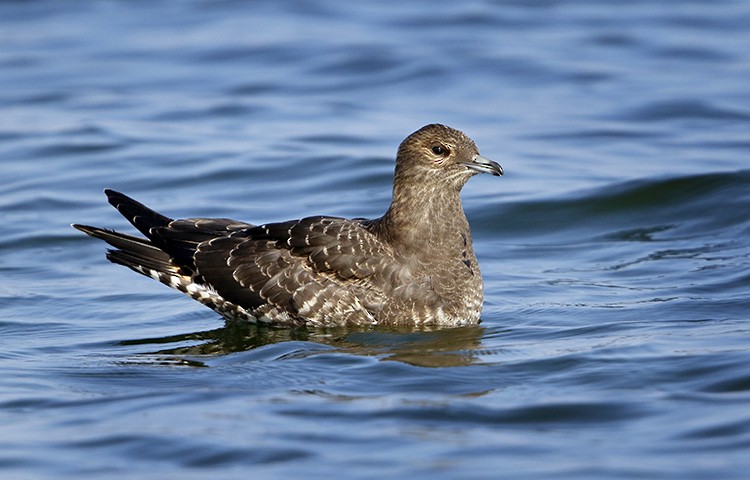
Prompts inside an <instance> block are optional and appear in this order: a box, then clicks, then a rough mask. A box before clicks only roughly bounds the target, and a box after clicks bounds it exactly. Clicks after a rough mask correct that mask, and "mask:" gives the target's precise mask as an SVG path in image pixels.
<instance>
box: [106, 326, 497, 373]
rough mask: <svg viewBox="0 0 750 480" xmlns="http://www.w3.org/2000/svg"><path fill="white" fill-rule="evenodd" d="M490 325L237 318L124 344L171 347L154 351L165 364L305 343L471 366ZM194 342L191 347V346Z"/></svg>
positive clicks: (200, 362)
mask: <svg viewBox="0 0 750 480" xmlns="http://www.w3.org/2000/svg"><path fill="white" fill-rule="evenodd" d="M484 330H485V329H484V327H481V326H478V325H472V326H467V327H454V328H443V329H439V328H427V327H392V326H390V327H384V326H376V327H360V328H325V329H310V328H304V329H274V328H269V327H262V326H256V325H252V324H249V323H241V322H232V323H227V324H226V325H225V326H223V327H222V328H217V329H214V330H206V331H201V332H193V333H188V334H181V335H171V336H166V337H158V338H144V339H136V340H126V341H123V342H121V344H122V345H162V344H163V345H169V344H182V345H179V346H172V347H168V348H165V349H160V350H158V351H152V352H148V355H149V356H151V357H153V356H157V357H159V358H161V359H162V360H163V361H164V362H165V363H169V364H182V365H192V366H203V365H205V364H204V362H203V360H205V359H206V358H205V357H214V356H220V355H226V354H230V353H234V352H244V351H247V350H252V349H255V348H258V347H262V346H263V345H268V344H273V343H280V342H289V341H303V342H312V343H319V344H325V345H329V346H332V347H334V348H336V349H337V350H339V351H341V352H344V353H350V354H352V355H366V356H378V357H380V358H381V359H383V360H395V361H401V362H405V363H409V364H412V365H418V366H424V367H446V366H460V365H470V364H472V363H474V362H475V361H476V359H477V352H478V351H479V349H480V345H481V338H482V335H483V333H484ZM185 343H190V345H187V346H186V345H185Z"/></svg>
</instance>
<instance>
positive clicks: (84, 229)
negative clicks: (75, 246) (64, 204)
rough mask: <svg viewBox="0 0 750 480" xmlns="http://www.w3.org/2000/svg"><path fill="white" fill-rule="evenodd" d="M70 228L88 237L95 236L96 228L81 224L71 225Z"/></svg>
mask: <svg viewBox="0 0 750 480" xmlns="http://www.w3.org/2000/svg"><path fill="white" fill-rule="evenodd" d="M70 226H71V227H73V228H75V229H76V230H80V231H81V232H83V233H85V234H86V235H93V232H94V231H95V230H96V227H92V226H90V225H81V224H80V223H71V224H70Z"/></svg>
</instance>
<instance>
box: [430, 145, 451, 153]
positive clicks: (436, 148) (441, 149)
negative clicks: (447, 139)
mask: <svg viewBox="0 0 750 480" xmlns="http://www.w3.org/2000/svg"><path fill="white" fill-rule="evenodd" d="M432 153H434V154H435V155H446V154H447V153H448V149H447V148H445V147H444V146H442V145H435V146H434V147H432Z"/></svg>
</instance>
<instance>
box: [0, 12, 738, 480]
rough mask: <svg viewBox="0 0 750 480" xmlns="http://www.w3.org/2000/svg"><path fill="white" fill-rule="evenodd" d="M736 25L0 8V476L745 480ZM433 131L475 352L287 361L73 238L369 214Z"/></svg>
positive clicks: (390, 347)
mask: <svg viewBox="0 0 750 480" xmlns="http://www.w3.org/2000/svg"><path fill="white" fill-rule="evenodd" d="M749 22H750V8H749V7H748V5H747V4H746V3H743V2H733V1H723V0H722V1H717V2H673V1H670V2H646V1H635V2H628V4H627V5H624V4H623V5H620V4H617V3H616V2H592V1H586V0H582V1H576V2H550V1H530V2H516V1H483V0H479V1H474V2H468V3H467V2H460V3H458V2H449V1H445V0H441V1H438V2H430V3H429V4H428V3H426V2H422V1H420V2H412V3H409V4H404V5H402V4H396V3H393V2H385V3H383V2H370V1H365V2H357V3H352V4H342V3H333V2H324V1H317V0H316V1H304V2H303V1H293V2H286V3H278V2H252V4H248V3H243V2H236V1H231V0H230V1H222V2H205V1H199V0H194V1H188V2H180V3H172V2H163V1H155V2H149V3H148V4H145V3H142V2H136V3H132V2H130V3H129V2H110V3H96V2H94V3H91V2H77V3H70V2H67V3H63V2H51V1H45V0H42V1H38V2H0V31H1V32H2V35H0V37H1V38H2V42H3V48H2V49H0V72H2V73H0V87H2V88H0V165H1V166H2V168H1V169H0V220H1V221H2V223H3V227H4V228H3V234H2V235H0V274H1V275H2V278H3V279H4V280H3V281H2V282H0V312H2V315H0V343H2V348H0V366H2V371H3V375H2V377H0V425H2V427H1V428H0V431H1V432H2V434H1V435H0V475H1V476H2V477H3V478H6V477H7V478H56V479H60V478H76V479H79V478H84V477H91V478H103V477H106V478H139V479H144V478H146V479H148V478H155V479H156V478H172V477H177V476H179V477H180V478H205V477H206V475H212V476H216V477H220V478H247V476H248V474H249V472H252V473H251V474H250V475H253V476H258V477H259V478H296V477H303V478H326V479H329V478H331V477H332V476H345V477H346V478H383V477H393V478H405V477H409V478H428V477H429V478H544V479H549V478H575V479H587V478H591V479H599V478H608V479H609V478H665V479H666V478H669V479H672V478H674V479H684V478H711V479H713V478H726V479H730V478H737V479H739V478H745V477H746V476H747V474H746V472H747V470H748V468H750V462H749V461H748V457H747V451H748V446H750V435H749V434H748V432H749V431H750V430H749V427H750V415H749V414H748V412H749V411H750V410H749V409H748V405H750V367H748V365H750V355H749V354H748V339H750V328H749V327H748V312H750V296H749V295H748V291H749V290H748V288H749V287H750V274H749V273H748V272H750V241H749V240H748V239H750V217H749V216H748V212H750V193H749V192H750V170H748V168H749V167H748V156H749V154H750V142H749V141H748V136H747V132H748V120H749V119H750V95H749V94H748V90H747V79H748V78H750V69H749V67H748V66H750V48H749V47H750V36H748V33H747V25H748V24H750V23H749ZM436 121H438V122H444V123H448V124H452V125H454V126H456V127H459V128H461V129H463V130H465V131H466V132H467V133H469V134H470V135H471V136H472V137H473V138H475V140H477V143H478V144H479V146H480V147H481V149H482V152H483V154H485V155H487V156H489V157H491V158H493V159H496V160H498V161H500V163H502V164H503V166H504V167H505V170H506V172H507V174H506V175H505V177H503V178H502V179H500V180H498V179H490V178H477V179H475V180H473V181H472V182H471V184H470V185H469V186H468V187H467V188H466V190H465V194H464V199H465V207H466V209H467V212H468V215H469V217H470V220H471V223H472V228H473V232H474V237H475V238H474V240H475V247H476V250H477V253H478V256H479V257H480V261H481V264H482V272H483V276H484V279H485V292H486V294H485V296H486V301H485V310H484V314H483V323H482V324H481V325H480V326H478V327H470V328H457V329H444V330H399V329H383V328H380V329H372V330H338V329H331V330H321V331H276V330H266V329H256V328H253V327H250V326H247V325H224V324H223V323H222V322H221V321H220V320H219V319H218V318H217V316H216V315H214V314H213V313H212V312H210V311H208V310H205V309H203V308H201V307H200V306H198V305H195V304H193V303H192V302H190V301H188V300H186V299H184V298H182V297H181V296H179V295H176V294H174V292H170V291H168V290H167V289H166V288H162V287H161V286H159V285H155V284H153V282H151V281H150V280H148V279H145V278H140V277H137V276H135V275H133V274H132V272H130V271H126V270H125V269H119V268H117V267H115V266H113V265H110V264H108V263H107V262H106V261H105V260H104V258H103V250H104V249H103V248H102V246H101V245H96V244H95V243H94V242H92V241H90V240H89V239H87V238H85V237H82V236H81V235H79V234H78V232H75V231H73V230H72V229H71V228H70V227H69V224H70V223H71V222H87V223H92V224H97V225H104V226H108V227H113V228H128V227H127V225H126V223H125V221H124V220H122V219H120V218H118V216H117V214H116V212H114V211H113V210H112V209H111V208H110V207H109V206H108V205H107V204H106V202H105V201H104V198H103V195H102V194H101V190H102V189H103V188H106V187H110V188H117V189H121V190H123V191H126V192H127V193H129V194H132V195H134V196H136V197H137V198H139V199H142V200H143V201H145V202H146V203H147V204H150V205H153V206H154V207H158V208H159V209H162V210H164V212H165V213H167V214H170V215H173V216H178V217H179V216H229V217H234V218H239V219H246V220H249V221H255V222H264V221H269V220H280V219H287V218H295V217H299V216H303V215H309V214H317V213H326V214H332V215H345V216H377V215H380V214H382V212H383V211H384V210H385V208H387V204H388V200H389V197H390V193H391V192H390V186H389V185H390V181H391V175H392V163H391V162H392V156H393V154H394V152H395V149H396V146H397V144H398V142H399V141H400V140H401V139H402V138H403V137H404V136H405V135H406V134H407V133H408V132H410V131H412V130H414V129H415V128H417V127H419V126H421V125H423V124H426V123H430V122H436Z"/></svg>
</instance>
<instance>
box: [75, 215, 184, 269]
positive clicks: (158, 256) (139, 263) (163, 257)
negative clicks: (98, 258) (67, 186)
mask: <svg viewBox="0 0 750 480" xmlns="http://www.w3.org/2000/svg"><path fill="white" fill-rule="evenodd" d="M72 227H73V228H76V229H78V230H80V231H82V232H83V233H85V234H87V235H90V236H92V237H94V238H98V239H101V240H104V241H105V242H107V243H108V244H109V245H111V246H113V247H114V248H115V249H114V250H109V251H108V252H107V258H108V259H109V260H110V261H111V262H113V263H117V264H120V265H124V266H126V267H128V268H131V269H133V270H135V271H137V272H139V273H143V274H144V275H149V273H146V271H144V269H145V270H156V271H158V272H163V273H167V274H179V269H178V268H177V267H176V266H175V265H174V264H173V263H172V259H171V257H170V256H169V254H167V253H166V252H163V251H162V250H160V249H159V248H158V247H156V246H155V245H154V244H153V243H151V242H150V241H148V240H146V239H143V238H138V237H134V236H131V235H127V234H125V233H120V232H115V231H114V230H108V229H106V228H99V227H92V226H89V225H79V224H73V225H72Z"/></svg>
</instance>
